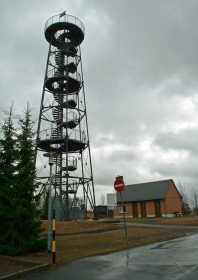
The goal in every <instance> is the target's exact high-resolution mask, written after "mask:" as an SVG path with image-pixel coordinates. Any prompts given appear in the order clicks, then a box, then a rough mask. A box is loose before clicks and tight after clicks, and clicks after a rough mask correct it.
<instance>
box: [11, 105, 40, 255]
mask: <svg viewBox="0 0 198 280" xmlns="http://www.w3.org/2000/svg"><path fill="white" fill-rule="evenodd" d="M35 175H36V172H35V166H34V144H33V123H32V121H31V113H30V109H29V106H27V110H26V112H25V116H24V119H21V120H20V134H19V135H18V164H17V180H16V183H17V194H18V205H17V210H16V212H17V214H16V215H17V219H16V223H15V232H16V233H17V235H18V245H19V246H20V248H21V249H22V250H28V249H31V247H32V246H34V245H35V244H36V243H37V241H38V240H39V233H40V220H39V212H38V210H37V208H36V201H35V199H34V195H35V191H36V185H35V183H34V181H35Z"/></svg>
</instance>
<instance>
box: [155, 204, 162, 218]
mask: <svg viewBox="0 0 198 280" xmlns="http://www.w3.org/2000/svg"><path fill="white" fill-rule="evenodd" d="M155 216H156V217H161V216H162V213H161V204H160V200H156V201H155Z"/></svg>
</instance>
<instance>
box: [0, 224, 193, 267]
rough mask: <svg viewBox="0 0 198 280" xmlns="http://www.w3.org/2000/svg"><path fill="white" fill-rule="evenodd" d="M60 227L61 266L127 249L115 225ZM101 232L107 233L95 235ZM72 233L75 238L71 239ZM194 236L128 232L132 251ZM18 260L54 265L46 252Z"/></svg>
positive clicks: (165, 230) (167, 230)
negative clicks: (142, 246)
mask: <svg viewBox="0 0 198 280" xmlns="http://www.w3.org/2000/svg"><path fill="white" fill-rule="evenodd" d="M58 224H59V223H58ZM45 226H46V224H45V223H44V227H45ZM59 227H60V232H61V233H64V234H62V235H58V236H57V238H56V240H57V264H58V265H61V264H63V263H66V262H70V261H73V260H76V259H79V258H82V257H87V256H93V255H98V254H107V253H111V252H115V251H119V250H122V249H125V248H126V242H125V240H124V232H123V229H120V228H116V226H115V225H111V224H110V225H109V224H104V223H98V222H95V221H94V222H83V223H75V222H64V223H62V224H61V223H60V224H59ZM98 229H100V230H101V229H104V232H95V231H96V230H98ZM110 229H114V230H110ZM72 232H73V233H75V234H73V235H72V234H71V233H72ZM77 232H78V234H77ZM79 232H80V233H79ZM192 232H197V231H196V230H192V229H190V228H188V227H186V228H185V229H182V230H181V229H179V228H178V229H175V228H174V229H172V228H145V227H141V224H140V227H129V228H128V236H129V247H130V248H133V247H137V246H141V245H145V244H150V243H154V242H159V241H164V240H169V239H173V238H176V237H181V236H184V235H185V234H186V233H192ZM68 233H69V234H68ZM16 259H17V261H20V260H29V261H33V262H37V263H46V262H51V256H50V255H48V254H47V252H42V253H34V254H27V255H25V256H22V257H17V258H16ZM4 266H6V264H5V263H3V264H2V262H1V258H0V267H1V268H2V267H4ZM7 267H8V266H7Z"/></svg>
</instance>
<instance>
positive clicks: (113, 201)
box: [107, 193, 117, 210]
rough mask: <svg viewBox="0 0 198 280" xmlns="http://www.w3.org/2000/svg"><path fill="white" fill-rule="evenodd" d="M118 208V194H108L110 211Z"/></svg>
mask: <svg viewBox="0 0 198 280" xmlns="http://www.w3.org/2000/svg"><path fill="white" fill-rule="evenodd" d="M116 206H117V197H116V193H107V207H108V209H109V210H113V209H114V208H115V207H116Z"/></svg>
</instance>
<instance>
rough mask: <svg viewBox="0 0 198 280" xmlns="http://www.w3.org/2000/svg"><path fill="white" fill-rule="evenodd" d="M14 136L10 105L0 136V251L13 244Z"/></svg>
mask: <svg viewBox="0 0 198 280" xmlns="http://www.w3.org/2000/svg"><path fill="white" fill-rule="evenodd" d="M16 160H17V154H16V138H15V129H14V126H13V121H12V107H11V108H10V113H9V117H8V118H7V120H6V121H5V122H4V123H3V125H2V126H1V137H0V222H1V226H0V251H1V252H2V253H3V252H4V251H6V250H7V249H6V248H7V247H6V246H10V247H12V245H9V244H14V243H15V240H14V236H13V230H14V220H15V216H14V212H15V207H16V197H17V192H16V185H15V179H16Z"/></svg>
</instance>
